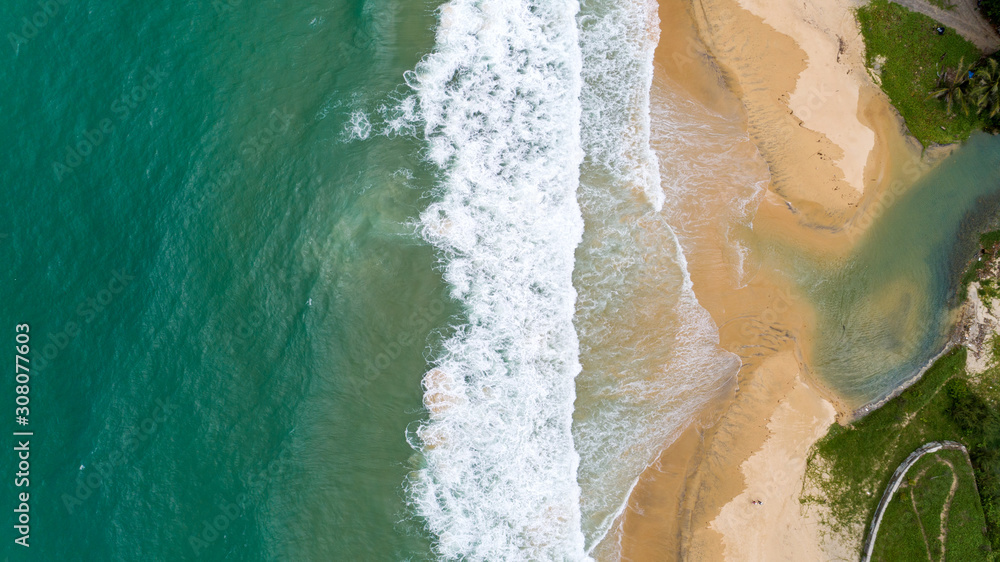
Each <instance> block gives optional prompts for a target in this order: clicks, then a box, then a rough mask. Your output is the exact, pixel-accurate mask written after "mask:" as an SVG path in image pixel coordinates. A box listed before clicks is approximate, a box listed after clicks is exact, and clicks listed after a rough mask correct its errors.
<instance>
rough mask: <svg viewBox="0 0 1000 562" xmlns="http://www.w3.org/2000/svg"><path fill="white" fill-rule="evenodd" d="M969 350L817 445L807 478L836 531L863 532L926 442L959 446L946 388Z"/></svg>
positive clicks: (941, 363)
mask: <svg viewBox="0 0 1000 562" xmlns="http://www.w3.org/2000/svg"><path fill="white" fill-rule="evenodd" d="M964 368H965V349H964V348H959V349H957V350H955V351H953V352H951V353H949V354H948V355H946V356H944V357H942V358H941V359H940V360H939V361H938V362H937V363H936V364H935V365H934V366H933V367H932V368H931V369H930V370H928V371H927V373H926V374H924V376H923V378H922V379H921V380H920V381H919V382H917V383H916V384H914V385H913V386H911V387H910V388H908V389H907V390H906V391H905V392H903V393H902V394H901V395H899V396H897V397H896V398H895V399H893V400H891V401H890V402H889V403H888V404H886V405H884V406H882V407H881V408H879V409H878V410H875V411H874V412H872V413H870V414H868V415H867V416H866V417H864V418H862V419H861V420H859V421H857V422H855V423H854V424H851V425H848V426H846V427H845V426H841V425H839V424H834V425H832V426H831V427H830V431H829V433H827V435H826V436H825V437H824V438H823V439H821V440H820V441H819V442H818V443H816V445H815V447H814V448H813V451H812V453H811V457H810V461H809V468H808V470H807V474H808V476H809V478H810V479H812V480H813V482H814V483H815V484H816V485H818V487H819V488H820V489H822V490H823V491H824V492H825V495H826V499H825V500H819V499H817V500H816V501H823V502H824V503H826V504H827V505H828V506H829V508H830V510H831V514H832V515H833V517H834V520H833V521H831V522H830V523H832V525H833V527H834V528H835V529H836V530H838V531H844V532H847V531H850V530H851V529H852V528H853V527H854V526H856V525H860V526H863V527H865V528H867V526H868V522H869V521H870V520H871V517H872V515H873V514H874V512H875V508H876V507H877V505H878V501H879V499H880V498H881V496H882V492H883V490H885V487H886V485H887V484H888V483H889V478H890V477H891V476H892V472H893V471H894V470H896V467H897V466H899V464H900V463H901V462H903V460H904V459H906V457H907V456H908V455H909V454H910V453H912V452H913V451H914V450H915V449H916V448H917V447H919V446H921V445H923V444H924V443H927V442H928V441H940V440H954V441H960V440H961V437H962V435H961V431H960V429H959V428H958V427H957V426H956V425H955V424H954V423H953V422H952V420H951V417H950V416H949V415H948V412H947V407H948V400H947V395H946V394H945V393H944V392H943V391H941V389H942V387H943V386H944V384H945V382H947V381H948V380H949V379H951V378H952V377H953V376H956V375H960V374H962V373H964Z"/></svg>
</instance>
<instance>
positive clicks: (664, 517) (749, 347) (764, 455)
mask: <svg viewBox="0 0 1000 562" xmlns="http://www.w3.org/2000/svg"><path fill="white" fill-rule="evenodd" d="M851 8H852V4H851V1H850V0H833V1H831V2H824V3H816V2H811V3H802V2H799V1H791V0H661V1H660V20H661V32H662V34H661V40H660V44H659V46H658V48H657V52H656V79H664V80H669V81H670V83H671V84H676V85H677V86H678V87H680V88H681V89H683V90H684V91H685V92H686V93H687V94H688V95H690V97H691V98H693V99H695V100H697V101H698V102H699V103H701V104H703V105H704V106H706V107H708V108H710V109H711V110H712V111H715V112H717V113H720V114H737V115H741V116H742V118H743V119H744V123H745V124H746V130H747V132H748V134H749V135H750V138H751V140H752V141H753V142H754V144H755V145H756V146H757V148H758V150H759V151H760V154H761V156H762V158H763V161H764V162H766V165H767V168H768V170H769V172H770V176H771V184H770V185H769V188H768V191H767V193H766V194H765V195H764V197H763V198H762V200H761V201H760V204H759V206H758V208H757V210H756V213H755V215H754V222H753V233H752V236H753V237H754V238H755V239H757V240H758V241H766V240H781V241H783V242H784V243H788V244H791V245H794V246H796V247H798V248H799V249H801V250H803V251H806V252H808V253H810V254H811V255H817V256H823V255H833V256H836V255H844V254H846V253H847V252H848V251H849V250H850V249H851V247H852V245H853V244H854V242H855V241H857V240H858V238H859V236H860V234H863V233H864V231H865V229H866V228H867V226H868V225H870V224H871V223H872V222H873V221H874V219H875V218H877V217H878V216H879V215H880V214H881V213H882V212H884V210H885V209H886V208H887V206H888V205H889V204H890V203H891V202H892V201H893V200H894V199H895V197H897V196H898V195H900V194H901V193H902V192H903V191H904V190H905V189H906V188H907V187H908V186H909V185H912V183H913V182H914V181H915V180H916V179H917V178H918V177H919V176H920V175H921V174H922V173H923V172H924V171H925V170H926V168H927V165H926V164H925V163H922V162H921V158H920V151H919V147H918V146H917V145H916V144H915V143H914V142H913V141H912V140H911V139H907V137H906V136H905V134H904V133H903V128H902V124H901V122H900V120H899V117H898V114H897V113H896V112H895V110H894V109H893V108H892V107H891V105H890V104H889V102H888V100H887V99H886V97H885V96H884V95H883V94H882V92H881V91H880V90H879V89H878V88H877V87H876V86H875V85H874V84H873V83H872V82H871V80H870V78H869V77H868V75H867V73H866V71H865V69H864V67H863V60H862V59H863V44H862V41H861V37H860V34H859V33H858V30H857V24H856V22H855V20H854V17H853V14H852V13H851V12H850V10H851ZM653 104H654V105H655V104H656V100H655V99H654V100H653ZM675 149H677V150H684V149H685V148H684V147H675ZM688 149H689V150H697V147H690V148H688ZM718 189H719V192H720V193H722V192H723V191H724V189H725V186H718ZM699 228H705V229H711V228H713V227H712V226H711V225H705V226H702V227H699ZM692 239H694V240H696V242H695V243H696V244H698V245H699V247H698V248H696V249H695V251H696V253H697V254H698V255H699V258H701V259H697V260H695V259H692V260H690V261H689V264H688V265H689V269H690V273H691V278H692V281H693V283H694V290H695V293H696V295H697V296H698V298H699V300H700V301H701V303H702V305H703V306H705V308H706V309H707V310H708V311H709V313H710V314H711V315H712V318H713V320H714V321H715V323H716V325H717V326H719V332H720V343H721V345H722V346H723V347H724V348H725V349H727V350H729V351H732V352H734V353H736V354H738V355H739V356H740V357H741V359H742V361H743V366H742V368H741V370H740V373H739V379H738V384H737V385H735V386H734V388H733V389H732V392H731V393H730V395H729V396H728V397H727V398H726V399H724V400H721V401H719V402H718V403H716V404H713V405H712V406H711V407H710V408H709V411H707V412H706V413H705V416H704V419H703V420H700V421H698V422H695V423H693V424H692V425H691V426H690V427H688V428H687V430H686V431H685V432H684V433H683V434H682V435H680V436H679V437H678V438H677V439H676V440H675V441H673V442H672V443H671V444H670V446H668V447H667V448H666V449H665V450H664V451H663V452H662V454H661V455H660V457H659V458H658V459H657V462H656V463H654V464H653V465H652V466H650V467H649V468H648V469H647V470H646V471H645V472H644V473H643V475H642V476H641V478H640V480H639V482H638V484H637V485H636V487H635V489H634V490H633V493H632V494H631V496H630V498H629V503H628V507H627V509H626V510H625V513H624V514H623V516H622V520H621V529H622V533H621V535H620V536H616V537H608V539H606V540H609V541H611V540H613V541H617V542H618V544H619V545H620V551H621V555H622V559H623V560H643V561H644V560H676V559H687V560H699V561H700V560H785V559H800V560H817V559H828V558H829V557H831V556H840V555H843V554H844V552H846V551H849V548H846V549H845V546H844V545H843V544H838V543H837V541H835V540H826V542H824V541H823V540H821V539H820V536H821V534H822V533H821V532H820V531H821V529H820V527H819V522H818V519H817V517H816V514H808V513H806V512H804V511H802V510H803V507H802V506H801V504H800V503H799V501H798V497H799V494H800V493H801V489H802V479H803V474H804V470H805V459H806V455H807V453H808V450H809V448H810V447H811V445H812V444H813V443H814V442H815V441H816V440H817V439H818V438H820V437H821V436H822V435H823V434H824V433H825V430H826V428H827V427H828V426H829V424H830V423H831V422H832V421H833V420H834V418H835V416H836V415H837V414H838V413H839V414H841V416H843V415H846V414H847V413H848V412H847V407H846V406H845V405H843V404H841V403H839V402H838V401H837V398H836V397H835V396H834V395H832V394H831V393H830V392H829V391H827V390H825V389H823V388H822V387H821V385H820V384H819V382H818V381H816V380H815V379H814V378H813V377H812V376H811V375H810V373H809V370H808V365H809V363H810V361H809V359H810V358H809V356H808V355H809V350H810V349H811V348H812V345H811V338H812V337H813V326H814V320H813V310H812V308H811V306H810V305H809V303H808V302H806V301H805V300H804V299H803V298H801V297H800V296H799V295H797V294H796V292H795V290H794V288H793V286H792V284H791V281H790V280H789V279H787V278H786V277H785V275H784V274H783V273H782V271H781V267H780V265H779V264H778V263H776V261H775V258H774V257H772V256H768V255H766V254H765V253H764V252H756V254H755V255H754V256H753V259H754V260H756V261H755V265H754V271H756V274H755V275H753V276H752V278H750V279H749V280H748V281H747V282H746V283H745V285H742V284H740V283H736V282H734V280H733V278H732V275H731V274H730V272H729V268H730V267H731V266H730V264H728V263H727V262H726V260H724V259H715V258H713V257H712V256H715V255H717V254H719V253H720V252H722V248H721V246H722V245H724V244H726V243H727V242H725V241H724V240H720V238H719V236H718V233H717V232H711V233H706V235H704V236H694V237H692ZM761 244H762V245H764V244H763V242H762V243H761ZM705 256H708V258H707V259H705ZM755 499H759V500H762V501H763V502H764V503H763V505H760V506H756V505H754V504H752V503H751V502H752V500H755ZM848 542H850V541H848Z"/></svg>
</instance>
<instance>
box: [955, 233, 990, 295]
mask: <svg viewBox="0 0 1000 562" xmlns="http://www.w3.org/2000/svg"><path fill="white" fill-rule="evenodd" d="M998 245H1000V230H994V231H992V232H987V233H984V234H981V235H980V236H979V249H980V253H979V254H978V255H977V258H979V257H981V258H982V259H974V260H973V261H972V264H971V265H970V266H969V269H967V270H966V271H965V275H963V276H962V287H961V291H960V293H959V297H960V298H961V299H962V300H965V297H966V296H967V295H968V291H969V283H972V282H973V281H980V286H981V287H982V288H983V291H982V294H983V295H984V296H986V297H991V298H1000V283H998V282H997V280H996V279H980V272H981V271H982V270H983V268H984V267H986V263H987V262H988V261H989V260H991V259H993V258H994V257H995V254H996V252H997V251H1000V247H998ZM984 251H985V253H983V252H984Z"/></svg>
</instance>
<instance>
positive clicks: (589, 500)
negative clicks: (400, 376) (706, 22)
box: [573, 0, 739, 559]
mask: <svg viewBox="0 0 1000 562" xmlns="http://www.w3.org/2000/svg"><path fill="white" fill-rule="evenodd" d="M578 19H579V26H580V30H581V31H580V33H581V41H580V43H581V46H582V54H583V79H584V86H583V89H582V98H581V99H582V105H583V120H582V142H583V146H584V149H585V153H586V160H585V164H584V166H583V167H582V177H581V184H580V191H579V201H580V204H581V207H582V211H583V215H584V218H585V220H586V223H587V230H586V232H585V234H584V240H583V243H582V245H581V247H580V249H579V250H578V252H577V257H578V260H577V269H576V272H575V282H576V286H577V287H578V289H579V291H580V294H579V299H578V307H577V309H578V310H577V316H576V327H577V330H578V333H579V337H580V344H581V355H580V357H581V362H582V365H583V371H582V373H581V375H580V377H578V379H577V392H578V399H577V409H576V411H575V414H574V418H575V423H574V428H573V429H574V437H575V442H576V446H577V450H578V452H579V453H580V457H581V464H580V470H579V474H580V475H579V481H580V484H581V488H582V491H581V518H582V524H583V529H584V532H585V536H586V541H587V548H588V551H590V552H593V553H594V554H599V556H598V557H599V558H601V559H614V558H616V557H617V556H618V554H619V553H618V552H616V548H615V546H616V545H615V543H616V541H615V540H614V537H613V536H612V537H611V540H604V539H605V538H606V537H608V535H609V532H610V533H614V529H615V524H616V522H617V523H620V522H621V519H620V517H619V516H620V515H621V514H622V512H623V510H624V508H625V505H626V502H627V500H628V496H629V494H630V492H631V490H632V489H633V487H634V485H635V483H636V481H637V479H638V477H639V475H640V474H641V473H642V471H643V470H644V469H645V468H646V467H647V466H648V465H649V464H650V463H652V462H653V461H654V460H655V459H656V457H657V455H658V454H659V453H660V452H661V451H662V450H663V448H664V447H665V446H666V445H667V444H669V443H670V442H671V440H672V439H674V438H676V437H677V435H678V434H679V432H680V431H681V430H682V429H683V428H684V427H685V426H686V425H687V424H688V423H689V422H690V421H691V420H692V417H693V416H694V415H695V414H696V413H697V412H698V411H699V410H700V409H701V408H702V407H703V406H704V405H705V403H706V401H708V400H709V399H710V398H711V397H712V396H714V395H715V394H716V393H717V392H718V391H719V390H720V389H722V388H723V387H724V386H725V385H726V384H727V382H728V381H730V380H732V377H733V375H734V374H735V371H736V369H737V368H738V366H739V360H738V359H737V358H736V356H734V355H733V354H730V353H728V352H725V351H723V350H721V349H720V348H719V345H718V344H719V336H718V330H717V328H716V326H715V324H714V323H713V322H712V319H711V317H710V316H709V315H708V313H707V311H706V310H705V309H704V308H703V307H702V306H701V304H700V303H699V302H698V300H697V298H696V297H695V294H694V291H693V286H692V282H691V278H690V276H689V274H688V271H687V261H686V257H685V254H684V251H683V249H682V247H681V244H680V240H679V237H678V236H677V235H676V233H675V228H674V225H673V224H672V223H671V219H672V218H673V216H674V213H673V212H672V211H673V210H672V209H668V208H667V206H669V203H668V204H667V206H665V205H664V202H665V200H666V194H665V193H664V191H663V189H662V183H663V180H664V177H672V174H671V173H670V171H669V170H667V171H666V173H664V170H661V168H660V165H659V159H658V155H657V154H656V153H655V152H654V151H653V150H652V148H651V139H652V125H651V111H650V109H651V102H650V88H651V84H652V81H653V52H654V49H655V47H656V44H657V41H658V38H659V18H658V16H657V5H656V3H655V2H653V1H647V0H632V1H611V0H597V1H585V2H584V3H583V4H582V9H581V13H580V16H579V18H578ZM687 187H688V188H689V189H694V188H695V187H694V186H687Z"/></svg>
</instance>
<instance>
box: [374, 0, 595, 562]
mask: <svg viewBox="0 0 1000 562" xmlns="http://www.w3.org/2000/svg"><path fill="white" fill-rule="evenodd" d="M576 11H577V6H576V3H575V2H571V1H567V0H538V1H528V0H493V1H482V0H479V1H477V0H452V1H451V2H448V3H447V4H445V5H444V6H443V7H442V8H441V13H440V15H441V21H440V25H439V28H438V30H437V35H436V42H435V46H434V51H433V53H432V54H430V55H429V56H428V57H427V58H426V59H425V60H424V61H422V62H421V63H420V64H419V65H418V66H417V68H416V70H415V72H414V73H412V74H408V75H407V77H406V80H407V84H408V85H410V87H412V88H413V89H414V90H415V91H416V94H415V98H416V101H415V104H416V105H415V107H414V108H415V109H416V111H415V115H416V116H417V117H418V118H419V120H420V123H421V124H422V128H423V136H424V138H425V140H426V143H427V156H428V158H429V159H430V160H431V161H432V162H433V163H434V164H436V165H437V166H438V167H439V168H440V170H441V174H440V178H441V180H440V184H439V188H438V192H437V196H438V201H437V202H436V203H433V204H432V205H430V206H429V208H428V209H427V210H426V211H425V212H424V213H423V214H422V215H421V217H420V226H421V231H422V234H423V236H424V237H425V238H426V239H427V240H428V241H429V242H431V243H432V244H433V245H434V246H435V247H436V248H437V249H438V251H439V255H440V256H441V260H442V265H443V271H444V278H445V280H446V281H447V283H448V284H449V285H450V287H451V295H452V296H453V297H454V298H455V299H456V300H458V301H459V302H461V303H463V305H464V311H465V314H466V315H467V323H466V324H465V325H463V326H460V327H458V328H457V330H456V333H455V335H454V336H453V337H451V338H450V339H448V340H447V341H446V342H445V343H444V344H443V348H444V349H443V351H442V352H441V353H440V355H439V356H438V357H436V358H435V359H434V364H435V368H434V369H432V370H431V371H430V372H428V373H427V375H426V376H425V377H424V390H425V394H424V403H425V405H426V407H427V409H428V411H429V419H428V420H427V421H426V422H425V423H423V424H422V425H421V426H420V429H419V430H417V432H416V435H417V437H418V439H417V440H416V442H415V443H414V445H415V446H416V447H417V448H418V449H419V451H420V452H421V453H422V456H423V460H424V462H425V463H426V464H425V467H424V468H423V469H421V470H419V471H416V472H415V473H414V474H413V475H412V477H411V479H410V481H409V489H410V494H411V501H412V502H413V504H414V505H415V507H416V510H417V512H418V513H419V514H420V515H422V516H423V517H424V519H425V520H426V523H427V526H428V528H429V530H430V531H431V532H432V533H433V534H434V535H435V537H436V545H435V546H436V549H437V551H438V553H439V554H440V555H441V556H443V557H444V558H447V559H463V560H512V559H521V560H523V559H530V560H580V559H585V558H586V555H585V553H584V539H583V534H582V532H581V528H580V506H579V499H580V489H579V485H578V484H577V481H576V476H577V467H578V464H579V457H578V455H577V453H576V450H575V449H574V446H573V437H572V431H571V426H572V415H573V402H574V399H575V386H574V378H575V377H576V375H577V373H578V372H579V370H580V364H579V360H578V347H579V344H578V341H577V336H576V332H575V330H574V327H573V323H572V321H573V313H574V302H575V299H576V292H575V291H574V289H573V284H572V272H573V261H574V250H575V248H576V246H577V245H578V244H579V242H580V239H581V236H582V230H583V222H582V218H581V215H580V209H579V207H578V205H577V202H576V189H577V186H578V183H579V165H580V162H581V161H582V158H583V153H582V149H581V147H580V140H579V136H580V131H579V123H580V102H579V94H580V83H581V81H580V65H581V61H580V53H579V45H578V43H577V39H578V35H577V29H576V22H575V19H574V18H575V15H576ZM411 103H413V102H411ZM407 113H408V111H407V110H406V109H403V110H401V111H400V112H398V114H399V115H401V116H402V119H401V121H400V123H399V128H400V129H403V128H405V127H406V126H407V125H406V115H407ZM392 126H393V125H390V127H392Z"/></svg>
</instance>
